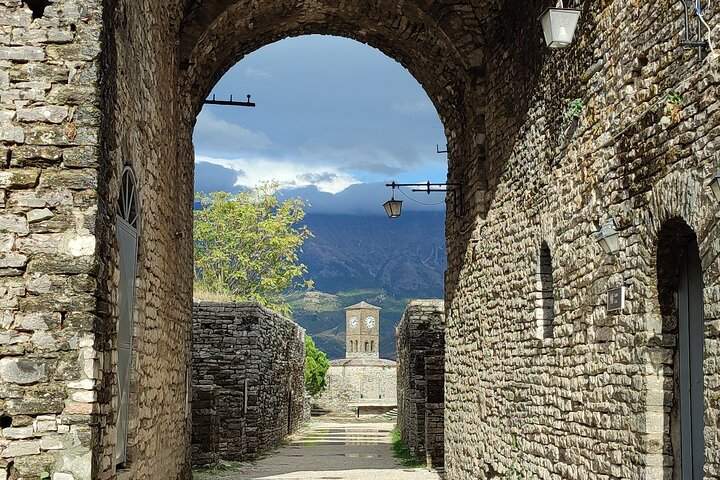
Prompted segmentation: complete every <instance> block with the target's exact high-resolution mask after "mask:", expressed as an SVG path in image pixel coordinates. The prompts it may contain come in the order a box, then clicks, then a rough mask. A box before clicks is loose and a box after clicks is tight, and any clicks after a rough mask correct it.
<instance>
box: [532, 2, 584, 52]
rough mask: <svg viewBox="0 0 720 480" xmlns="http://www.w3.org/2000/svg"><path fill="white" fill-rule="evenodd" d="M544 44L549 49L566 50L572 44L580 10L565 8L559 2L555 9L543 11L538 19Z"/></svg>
mask: <svg viewBox="0 0 720 480" xmlns="http://www.w3.org/2000/svg"><path fill="white" fill-rule="evenodd" d="M539 20H540V24H541V25H542V29H543V33H544V34H545V43H546V44H547V46H548V47H550V48H566V47H569V46H570V44H572V41H573V38H574V37H575V29H576V28H577V24H578V20H580V10H579V9H577V8H565V7H564V6H563V1H562V0H559V1H558V3H557V5H556V6H555V7H550V8H548V9H547V10H545V13H543V14H542V15H541V16H540V18H539Z"/></svg>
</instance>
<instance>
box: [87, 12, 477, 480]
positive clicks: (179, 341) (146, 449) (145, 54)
mask: <svg viewBox="0 0 720 480" xmlns="http://www.w3.org/2000/svg"><path fill="white" fill-rule="evenodd" d="M156 7H157V8H156V9H150V10H147V9H143V8H141V7H140V6H138V5H135V4H132V3H131V2H125V1H120V2H119V3H118V4H117V6H116V8H114V9H112V10H107V11H106V12H105V14H106V17H107V18H106V22H107V24H108V26H109V27H110V28H108V30H107V31H106V35H107V37H108V38H107V39H106V44H107V45H108V52H107V54H106V57H105V61H106V66H105V70H104V72H105V75H106V79H107V80H106V83H105V84H104V85H103V87H104V89H105V98H106V101H107V102H108V105H107V111H108V122H107V123H106V124H104V125H103V127H104V128H105V140H106V145H105V159H106V161H107V164H108V165H114V164H115V163H116V162H117V159H118V158H120V157H123V158H127V159H130V163H131V164H132V165H133V167H134V168H135V170H136V172H137V175H138V177H139V178H140V180H141V182H142V183H143V185H145V186H146V188H145V189H144V191H143V192H140V193H141V196H144V198H143V201H144V202H143V204H144V205H148V208H146V209H145V211H144V218H143V224H144V225H145V226H146V228H145V230H144V235H145V236H144V238H141V239H140V245H141V246H140V258H141V261H140V273H139V285H140V288H141V290H142V293H141V294H139V295H138V312H139V314H138V318H137V319H136V328H135V338H136V341H137V342H138V343H139V346H138V348H137V349H136V350H135V351H136V359H135V362H134V372H133V377H132V378H133V386H132V388H131V398H130V405H131V408H130V410H131V418H130V426H129V430H130V432H129V440H128V457H129V461H128V469H129V472H128V473H129V474H130V475H132V476H133V478H158V476H159V475H164V476H169V477H174V476H175V475H177V476H178V478H187V476H188V475H189V461H188V458H189V449H188V447H189V443H190V437H189V424H188V422H187V419H186V418H185V416H184V415H183V412H184V410H185V407H184V405H183V402H182V401H181V400H180V399H184V398H185V397H186V396H187V392H185V391H184V389H185V388H186V386H185V385H186V382H185V381H184V380H185V375H186V366H187V365H188V364H189V356H190V341H191V340H190V335H191V334H190V329H189V326H190V314H191V285H192V271H191V268H190V267H191V265H192V234H191V219H192V210H191V205H192V198H193V191H192V190H193V188H192V186H193V165H194V153H193V147H192V133H193V129H194V124H195V118H196V115H197V114H198V112H199V110H200V108H201V106H202V101H203V99H204V98H205V97H206V95H207V94H208V93H209V91H210V90H211V89H212V87H213V86H214V84H215V83H216V82H217V80H219V78H220V77H221V76H222V75H223V74H224V73H225V72H226V71H227V69H228V68H230V67H231V66H232V65H234V64H235V63H236V62H238V61H239V60H241V59H242V58H243V56H244V55H246V54H248V53H250V52H253V51H255V50H257V49H259V48H260V47H262V46H264V45H267V44H269V43H272V42H274V41H277V40H280V39H282V38H286V37H290V36H297V35H303V34H331V35H337V36H343V37H348V38H352V39H355V40H359V41H362V42H365V43H368V44H370V45H371V46H374V47H377V48H378V49H380V50H381V51H383V52H384V53H385V54H386V55H388V56H389V57H391V58H393V59H395V60H397V61H398V62H400V63H401V64H402V65H404V66H405V67H406V68H408V69H409V70H410V72H411V73H412V74H413V75H414V77H415V78H416V79H417V80H418V81H419V83H420V84H421V85H422V86H423V88H424V89H425V90H426V92H427V93H428V95H429V97H430V98H431V100H432V101H433V103H434V105H435V107H436V109H437V111H438V113H439V114H440V117H441V120H442V121H443V123H444V125H445V130H446V136H447V138H448V149H449V159H450V160H449V163H450V165H449V175H448V177H449V181H456V180H457V179H460V178H465V177H466V176H467V168H471V167H472V168H478V165H477V164H478V163H479V162H480V161H481V160H482V159H484V150H485V148H484V147H485V145H484V140H483V137H482V136H479V135H478V132H481V131H484V108H485V106H484V101H483V99H484V74H485V67H484V58H483V55H482V48H481V46H482V30H481V29H479V28H477V26H478V25H479V20H478V16H477V14H476V12H474V11H466V10H463V9H458V10H453V9H452V8H451V7H449V6H439V5H435V4H433V3H427V4H425V3H423V2H407V3H401V4H397V3H394V2H389V1H385V0H382V1H376V0H372V1H362V2H355V1H354V2H350V1H341V2H319V1H307V2H299V3H293V4H288V3H287V2H270V1H260V2H219V1H214V0H213V1H207V2H204V1H203V2H196V3H195V4H194V5H181V4H173V5H164V4H163V5H162V6H161V5H159V4H158V5H157V6H156ZM173 14H178V17H174V16H173ZM179 19H182V20H179ZM467 22H471V23H472V22H474V24H475V28H477V38H472V36H469V35H468V34H467V30H466V29H465V26H466V23H467ZM138 66H141V67H142V68H140V69H138ZM467 159H473V160H472V161H468V160H467ZM106 181H107V182H108V183H109V184H110V185H113V184H114V180H113V177H112V176H110V177H108V179H107V180H106ZM478 189H482V186H481V185H471V186H469V188H467V189H465V190H464V192H463V193H464V194H465V196H466V197H467V198H468V199H473V198H475V194H476V191H477V190H478ZM107 191H108V193H109V195H110V196H112V193H111V192H113V191H114V187H112V188H109V189H108V190H107ZM472 204H474V202H469V205H472ZM472 213H473V212H472V208H469V209H468V215H467V218H468V219H470V218H472V216H471V214H472ZM460 223H461V222H460V221H459V220H458V219H455V218H449V219H448V223H447V225H448V229H449V231H450V232H453V234H454V242H453V244H452V245H448V255H449V256H452V255H453V253H452V252H453V249H455V250H457V251H460V250H463V249H464V246H463V243H462V242H463V241H466V239H467V236H468V233H469V229H465V230H464V231H463V232H460V231H459V230H458V228H459V225H460ZM463 226H464V224H463ZM107 248H109V249H110V250H113V248H114V247H113V246H112V244H110V245H108V247H107ZM112 255H114V253H112V252H111V254H110V256H111V257H112ZM110 294H111V295H112V291H111V292H110ZM108 337H109V338H111V337H112V332H108ZM113 352H114V346H113V344H112V342H111V341H110V342H108V343H107V344H106V346H105V349H104V358H105V369H106V371H108V372H112V371H113V369H114V362H115V359H114V356H113V355H114V353H113ZM106 378H107V379H106V381H105V383H104V386H103V395H102V396H101V402H100V409H101V410H103V411H107V412H109V413H110V415H109V416H108V417H107V418H108V421H107V423H106V424H103V426H102V427H101V428H99V431H98V440H99V441H98V443H97V446H96V448H95V455H94V458H95V462H96V465H97V467H96V472H97V474H98V475H112V472H113V470H114V466H113V465H112V464H110V462H107V461H103V460H102V459H103V458H108V457H109V456H110V455H111V452H112V451H113V450H114V445H113V441H112V438H113V437H112V435H113V433H114V424H113V417H112V412H113V411H114V408H115V399H114V397H113V388H114V384H113V380H112V375H109V376H107V377H106ZM161 445H162V447H161ZM174 472H177V473H174Z"/></svg>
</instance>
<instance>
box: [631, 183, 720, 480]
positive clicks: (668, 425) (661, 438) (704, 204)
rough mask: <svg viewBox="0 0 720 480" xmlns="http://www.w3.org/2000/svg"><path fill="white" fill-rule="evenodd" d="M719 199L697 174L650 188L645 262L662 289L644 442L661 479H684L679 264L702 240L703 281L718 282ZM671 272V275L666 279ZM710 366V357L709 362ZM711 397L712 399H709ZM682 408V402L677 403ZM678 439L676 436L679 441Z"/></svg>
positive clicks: (650, 345)
mask: <svg viewBox="0 0 720 480" xmlns="http://www.w3.org/2000/svg"><path fill="white" fill-rule="evenodd" d="M716 211H717V204H716V202H715V200H714V198H713V197H712V193H711V191H710V189H709V188H707V185H706V183H705V182H704V181H702V180H701V179H699V178H696V177H690V176H682V175H679V174H671V175H668V176H667V177H665V178H664V179H663V180H662V181H660V182H659V183H657V184H656V185H655V187H654V189H653V190H652V192H650V196H649V208H648V209H647V210H646V211H645V216H644V218H642V220H641V226H642V227H641V230H644V233H646V234H647V237H648V244H649V246H650V250H649V251H647V252H646V255H647V256H646V257H645V261H646V262H647V264H648V267H649V271H648V273H650V274H654V275H653V276H654V277H655V279H656V280H657V284H656V288H649V289H648V290H649V292H648V293H649V296H648V305H646V307H645V308H646V310H647V312H648V313H649V314H648V315H647V316H646V320H645V322H646V323H645V325H644V328H645V330H646V334H645V335H646V336H647V338H648V340H647V344H646V346H645V347H644V355H645V357H646V358H647V367H646V374H645V411H644V415H643V418H644V423H645V425H644V430H643V443H644V448H645V452H646V454H645V460H644V462H643V465H644V471H645V475H646V476H647V477H657V478H681V477H680V473H679V472H674V471H673V469H674V467H672V466H670V465H672V464H673V463H676V460H675V459H674V458H673V453H674V452H673V450H674V448H675V447H674V446H673V438H672V437H673V430H677V428H678V425H677V423H676V424H675V425H673V415H674V414H675V413H674V411H673V410H674V407H672V404H673V402H674V396H675V392H674V391H673V390H674V388H673V386H674V383H675V382H676V380H677V378H676V372H675V368H674V365H675V364H676V362H677V358H676V356H677V351H676V350H677V349H676V340H675V338H674V334H675V332H674V329H676V325H675V326H673V323H677V320H673V318H674V319H677V310H676V304H675V299H674V298H670V297H672V296H673V295H674V293H673V290H674V289H675V288H676V280H677V267H678V264H679V262H680V260H681V258H682V255H683V253H684V250H685V248H686V246H687V244H688V242H693V241H694V242H696V245H697V249H698V251H697V255H698V258H697V260H698V261H699V262H700V268H701V275H702V281H703V283H704V285H705V287H712V285H713V284H712V280H711V279H712V278H713V277H714V276H715V275H716V273H714V272H713V270H714V268H715V267H713V263H714V262H715V261H716V260H715V259H717V258H718V254H719V253H720V252H719V251H718V248H717V246H716V245H714V244H713V242H711V241H710V240H711V239H712V238H716V237H717V229H718V225H717V222H716V221H715V212H716ZM663 277H665V278H663ZM711 302H712V299H711V298H709V296H707V297H706V298H704V299H703V303H704V304H705V306H706V307H707V304H708V303H711ZM705 329H706V330H705V335H706V336H705V339H704V340H705V347H706V348H707V341H708V338H707V325H706V326H705ZM704 369H705V370H707V362H704ZM706 400H707V399H706ZM675 408H676V406H675ZM677 440H678V439H676V441H677ZM707 440H708V439H707V438H706V442H705V448H704V451H705V457H706V458H707V453H708V452H710V451H711V449H712V445H711V443H710V442H711V440H710V442H708V441H707Z"/></svg>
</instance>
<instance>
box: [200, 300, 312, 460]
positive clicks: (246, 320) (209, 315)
mask: <svg viewBox="0 0 720 480" xmlns="http://www.w3.org/2000/svg"><path fill="white" fill-rule="evenodd" d="M192 376H193V378H192V383H193V387H194V388H195V389H196V390H197V393H195V394H194V396H195V398H196V399H197V400H198V401H202V402H204V403H207V404H206V405H205V406H206V407H207V408H208V409H210V410H215V415H216V416H217V419H215V418H213V416H212V415H209V416H208V417H205V416H196V417H194V418H193V433H195V432H202V433H203V434H201V435H195V436H194V439H195V440H194V441H193V452H194V455H193V462H194V463H195V464H196V465H207V464H212V463H213V460H212V455H210V456H209V457H208V454H210V453H212V452H207V446H209V445H217V447H218V450H217V456H218V457H219V458H220V459H222V460H248V459H251V458H254V457H256V456H257V455H259V454H261V453H264V452H266V451H268V450H270V449H272V448H273V447H275V446H276V445H277V444H278V443H279V442H280V441H281V440H282V439H283V438H284V437H285V436H286V435H289V434H291V433H292V432H293V431H295V430H296V429H297V428H298V427H299V426H300V424H302V422H303V421H304V420H306V418H305V412H306V411H307V409H306V408H305V402H306V395H305V330H304V329H302V328H301V327H300V326H298V325H297V324H296V323H295V322H293V321H291V320H289V319H287V318H285V317H282V316H280V315H278V314H276V313H275V312H273V311H271V310H267V309H265V308H263V307H262V306H260V305H258V304H257V303H214V302H199V303H196V304H194V306H193V374H192ZM208 387H210V388H208ZM213 396H215V397H217V399H214V398H212V397H213ZM213 404H215V405H213ZM213 407H214V408H213ZM193 408H194V407H193ZM216 422H217V424H218V429H217V431H216V430H215V425H214V424H215V423H216ZM208 427H210V428H208ZM216 432H217V436H215V435H216ZM196 453H202V454H201V455H197V454H196Z"/></svg>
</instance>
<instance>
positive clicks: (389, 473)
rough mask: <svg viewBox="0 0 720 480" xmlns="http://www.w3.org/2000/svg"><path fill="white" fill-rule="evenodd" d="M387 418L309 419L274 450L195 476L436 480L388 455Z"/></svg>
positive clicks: (203, 479) (214, 479)
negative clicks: (357, 420)
mask: <svg viewBox="0 0 720 480" xmlns="http://www.w3.org/2000/svg"><path fill="white" fill-rule="evenodd" d="M392 428H393V424H392V423H349V422H331V421H318V420H313V421H312V422H311V423H310V424H308V425H307V426H306V427H304V428H303V429H301V430H300V431H299V432H298V433H297V434H296V435H294V436H293V437H292V438H291V439H290V441H289V443H288V444H287V445H285V446H283V447H282V448H280V449H279V450H278V451H277V452H276V453H274V454H271V455H269V456H267V457H266V458H264V459H261V460H259V461H257V462H254V463H248V464H241V465H236V466H234V467H233V468H229V469H227V470H224V471H220V470H216V471H213V472H203V473H199V474H196V475H195V478H196V479H198V480H221V479H222V480H230V479H232V480H261V479H263V480H264V479H267V480H275V479H278V480H280V479H282V480H300V479H312V480H374V479H382V480H438V479H439V478H440V477H439V476H438V475H437V474H436V473H432V472H429V471H427V470H426V469H423V468H407V467H403V465H402V464H401V463H400V461H399V460H398V459H397V458H395V457H394V456H393V451H392V442H391V440H390V430H391V429H392Z"/></svg>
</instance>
